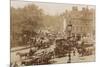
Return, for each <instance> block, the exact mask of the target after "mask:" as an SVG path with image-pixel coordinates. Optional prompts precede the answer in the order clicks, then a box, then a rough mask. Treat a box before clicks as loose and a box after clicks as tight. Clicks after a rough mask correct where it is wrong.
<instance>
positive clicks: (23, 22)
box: [11, 4, 43, 46]
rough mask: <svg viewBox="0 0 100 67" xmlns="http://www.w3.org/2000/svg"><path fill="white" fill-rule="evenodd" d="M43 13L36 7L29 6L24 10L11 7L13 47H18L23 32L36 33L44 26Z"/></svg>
mask: <svg viewBox="0 0 100 67" xmlns="http://www.w3.org/2000/svg"><path fill="white" fill-rule="evenodd" d="M42 16H43V11H42V9H39V8H38V7H37V6H36V5H34V4H32V5H27V6H25V7H24V8H14V7H11V41H12V42H11V44H12V45H11V46H18V45H20V44H19V40H21V39H19V38H20V36H21V34H22V33H23V30H27V31H31V32H32V31H34V30H38V29H39V28H41V27H42V26H43V24H42Z"/></svg>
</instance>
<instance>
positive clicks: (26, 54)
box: [16, 52, 28, 58]
mask: <svg viewBox="0 0 100 67" xmlns="http://www.w3.org/2000/svg"><path fill="white" fill-rule="evenodd" d="M16 55H19V56H20V58H22V57H25V58H26V57H27V56H28V53H20V52H17V53H16Z"/></svg>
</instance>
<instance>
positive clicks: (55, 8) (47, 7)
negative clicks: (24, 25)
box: [11, 1, 95, 15]
mask: <svg viewBox="0 0 100 67" xmlns="http://www.w3.org/2000/svg"><path fill="white" fill-rule="evenodd" d="M29 4H35V5H37V6H39V8H41V9H43V11H44V13H45V14H49V15H55V14H60V13H63V12H64V11H65V10H66V9H67V10H71V9H72V6H77V7H78V8H79V10H81V9H82V7H87V5H75V4H74V5H73V4H64V3H47V2H36V1H33V2H32V1H11V6H13V7H15V8H22V7H24V6H26V5H29ZM88 8H95V6H88Z"/></svg>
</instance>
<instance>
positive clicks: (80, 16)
mask: <svg viewBox="0 0 100 67" xmlns="http://www.w3.org/2000/svg"><path fill="white" fill-rule="evenodd" d="M95 10H96V6H95V5H85V4H70V3H51V2H37V1H19V0H11V6H10V66H11V67H20V66H32V65H48V64H69V63H83V62H95V34H96V33H95V27H96V26H95V23H96V22H95Z"/></svg>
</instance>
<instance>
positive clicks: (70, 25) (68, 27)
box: [67, 21, 72, 63]
mask: <svg viewBox="0 0 100 67" xmlns="http://www.w3.org/2000/svg"><path fill="white" fill-rule="evenodd" d="M67 31H68V38H69V39H68V46H69V47H68V48H69V49H68V62H67V63H71V41H70V38H71V31H72V24H71V21H70V23H69V24H68V25H67Z"/></svg>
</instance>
